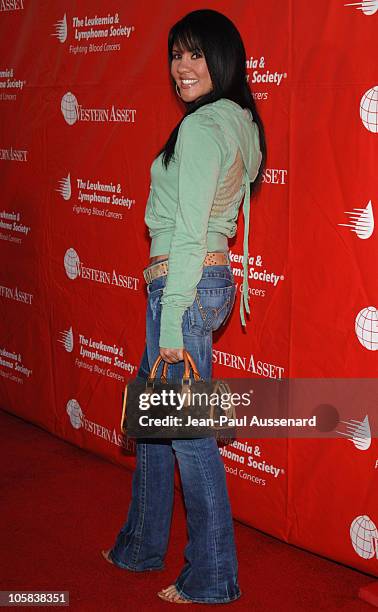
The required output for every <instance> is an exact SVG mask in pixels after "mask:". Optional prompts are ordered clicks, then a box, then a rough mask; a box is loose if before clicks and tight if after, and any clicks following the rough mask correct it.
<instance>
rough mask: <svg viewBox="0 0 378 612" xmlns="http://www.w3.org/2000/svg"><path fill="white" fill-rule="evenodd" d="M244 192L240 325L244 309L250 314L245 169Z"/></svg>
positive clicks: (248, 199)
mask: <svg viewBox="0 0 378 612" xmlns="http://www.w3.org/2000/svg"><path fill="white" fill-rule="evenodd" d="M244 177H245V194H244V202H243V215H244V243H243V290H242V294H241V298H240V318H241V322H242V325H246V322H245V316H244V309H245V310H246V311H247V312H248V314H250V309H249V303H248V300H249V294H248V234H249V207H250V198H251V195H250V180H249V175H248V172H247V170H246V171H245V175H244Z"/></svg>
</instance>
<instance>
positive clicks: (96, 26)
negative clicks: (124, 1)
mask: <svg viewBox="0 0 378 612" xmlns="http://www.w3.org/2000/svg"><path fill="white" fill-rule="evenodd" d="M54 26H55V27H54V32H53V33H52V34H51V36H55V37H56V38H57V39H58V40H59V42H60V43H62V44H64V43H65V42H66V41H67V38H68V37H69V33H72V38H73V39H74V40H75V41H77V42H80V43H88V42H89V41H90V40H92V41H93V43H92V44H89V45H87V44H84V45H78V44H72V45H70V47H69V52H70V53H73V54H74V55H76V54H77V53H82V54H83V55H86V54H87V53H88V52H89V53H101V52H109V51H120V50H121V42H122V41H123V40H124V39H125V38H126V39H129V38H130V36H131V34H132V33H133V32H134V31H135V27H134V26H133V25H125V24H124V23H122V22H121V21H120V16H119V13H114V14H111V13H108V14H107V15H103V16H99V15H93V16H88V15H84V16H83V17H77V16H73V17H71V18H70V19H69V20H67V14H66V13H64V15H63V17H62V19H59V20H58V21H57V22H56V23H55V24H54ZM94 43H96V44H94ZM99 43H100V44H99Z"/></svg>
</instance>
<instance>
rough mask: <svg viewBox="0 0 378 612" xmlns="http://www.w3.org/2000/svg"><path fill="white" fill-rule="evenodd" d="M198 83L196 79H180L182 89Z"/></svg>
mask: <svg viewBox="0 0 378 612" xmlns="http://www.w3.org/2000/svg"><path fill="white" fill-rule="evenodd" d="M197 83H198V79H181V87H182V88H183V89H190V87H193V85H196V84H197Z"/></svg>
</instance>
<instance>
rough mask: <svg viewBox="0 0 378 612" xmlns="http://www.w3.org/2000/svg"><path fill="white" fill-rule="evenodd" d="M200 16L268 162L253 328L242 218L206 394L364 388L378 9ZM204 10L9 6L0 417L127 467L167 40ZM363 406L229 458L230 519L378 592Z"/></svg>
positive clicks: (167, 104) (237, 446)
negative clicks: (304, 433)
mask: <svg viewBox="0 0 378 612" xmlns="http://www.w3.org/2000/svg"><path fill="white" fill-rule="evenodd" d="M210 4H211V8H214V9H216V10H219V11H221V12H224V13H225V14H226V15H227V16H229V17H230V18H231V19H232V20H233V21H234V23H235V24H236V25H237V27H238V28H239V30H240V32H241V34H242V37H243V40H244V42H245V46H246V51H247V64H246V77H247V79H248V83H249V84H250V87H251V90H252V92H253V95H254V99H255V101H256V105H257V108H258V110H259V113H260V114H261V117H262V120H263V121H264V125H265V129H266V138H267V146H268V159H267V167H266V170H265V173H264V181H263V184H262V189H261V191H260V192H259V194H258V196H257V197H255V198H253V200H252V206H251V229H250V243H249V276H248V282H249V291H250V296H251V318H250V322H249V324H248V326H247V329H246V330H245V329H244V328H242V327H241V324H240V319H239V314H238V313H239V299H240V291H241V285H242V253H243V245H242V235H243V230H242V227H243V226H242V224H243V220H242V218H241V217H242V215H241V214H240V217H239V231H238V235H237V237H236V239H233V240H232V241H231V242H230V254H231V261H232V268H233V273H234V276H235V280H236V283H237V285H238V289H239V293H238V297H237V301H236V304H235V307H234V310H233V314H232V316H231V318H230V320H229V322H228V324H227V326H226V327H224V328H223V330H222V332H219V333H216V334H215V337H214V350H213V364H214V376H217V377H218V376H219V377H221V376H222V377H229V378H233V377H242V378H244V377H250V378H259V379H277V380H280V379H282V380H283V379H287V378H290V379H296V378H298V379H303V378H309V379H332V378H339V379H352V378H353V379H374V378H375V377H377V375H378V310H377V308H378V273H377V272H378V266H377V256H378V232H377V230H376V229H375V223H374V219H375V214H376V210H377V201H378V192H377V180H376V174H377V162H378V70H377V63H376V61H374V59H373V58H374V57H375V56H376V53H377V47H376V37H377V30H378V2H377V1H376V0H369V1H367V0H364V1H361V2H353V3H349V4H347V3H345V2H343V0H318V1H317V2H315V3H314V2H311V3H308V2H302V1H301V0H291V1H290V0H286V1H280V2H278V1H277V0H250V1H248V2H247V1H245V2H235V3H230V2H225V1H213V2H211V3H210ZM198 8H203V6H202V2H197V1H186V2H184V3H176V2H172V1H169V0H162V1H161V2H159V3H150V4H149V5H148V11H146V10H145V9H146V7H145V6H144V5H143V6H142V5H141V4H140V3H139V2H135V1H134V0H129V2H126V3H125V2H120V1H119V0H108V1H107V2H104V1H101V0H91V1H89V0H80V2H78V1H73V0H71V1H67V2H64V1H59V2H58V1H56V0H49V1H47V0H0V57H1V61H0V113H1V122H0V177H1V204H0V258H1V268H0V313H1V317H0V405H1V407H2V408H3V409H4V410H7V411H9V412H11V413H14V414H16V415H19V416H21V417H22V418H24V419H27V420H29V421H31V422H33V423H36V424H38V425H40V426H42V427H44V428H45V429H47V430H48V431H50V432H52V433H54V434H56V435H57V436H60V437H61V438H63V439H65V440H67V441H69V442H71V443H73V444H76V445H78V446H80V447H82V448H85V449H88V450H91V451H93V452H95V453H98V454H99V455H102V456H104V457H106V458H108V459H109V460H111V461H114V462H117V463H121V464H124V465H126V466H130V467H132V466H133V465H134V461H135V458H134V453H135V442H134V441H132V440H128V441H125V440H124V438H123V436H122V435H121V430H120V409H121V392H122V390H123V387H124V384H125V382H127V381H128V380H130V379H131V378H132V377H133V376H134V375H135V373H136V370H137V368H138V366H139V363H140V359H141V356H142V352H143V348H144V342H145V306H146V290H145V284H144V280H143V276H142V270H143V267H145V266H146V265H147V263H148V257H149V239H148V232H147V228H146V226H145V225H144V211H145V205H146V201H147V197H148V193H149V188H150V165H151V163H152V161H153V159H154V157H155V156H156V154H157V152H158V150H159V149H160V147H161V146H162V144H163V143H164V142H165V140H166V138H167V136H168V134H169V133H170V131H171V129H172V128H173V126H174V125H175V124H176V123H177V121H178V120H179V118H180V116H181V115H182V113H183V110H184V109H183V108H182V106H180V104H181V103H180V101H179V100H178V99H177V97H176V96H175V94H174V92H173V91H172V89H171V86H170V80H169V73H168V67H167V52H166V45H167V34H168V31H169V28H170V27H171V25H172V24H173V23H174V22H176V21H177V20H178V19H179V18H180V17H182V16H183V15H184V14H186V13H187V12H189V11H191V10H194V9H198ZM314 401H315V400H314ZM316 401H318V400H316ZM355 401H356V406H357V405H358V409H359V411H358V414H359V415H360V414H361V408H362V413H363V417H360V416H359V417H358V418H356V419H351V420H350V421H347V422H345V423H340V424H339V429H340V435H339V437H338V438H335V439H332V440H324V439H323V440H320V439H318V440H315V439H311V440H310V439H301V440H299V439H297V440H287V439H280V440H274V439H266V438H265V439H246V440H237V441H235V442H234V443H233V444H229V445H228V446H224V447H222V448H221V453H222V456H223V459H224V463H225V467H226V471H227V478H228V485H229V490H230V494H231V499H232V505H233V510H234V515H235V517H236V518H238V519H240V520H242V521H244V522H246V523H248V524H250V525H252V526H255V527H257V528H259V529H261V530H263V531H265V532H267V533H270V534H272V535H274V536H276V537H279V538H281V539H282V540H285V541H287V542H289V543H293V544H295V545H298V546H302V547H304V548H306V549H308V550H311V551H314V552H316V553H320V554H322V555H325V556H328V557H330V558H332V559H335V560H337V561H341V562H343V563H346V564H348V565H350V566H353V567H355V568H358V569H360V570H362V571H364V572H367V573H369V574H372V575H374V576H378V530H377V526H378V486H377V479H378V444H377V440H376V438H375V437H374V436H375V435H376V431H377V416H376V415H377V412H378V397H376V399H375V400H374V401H373V400H369V401H368V400H367V399H366V398H364V397H362V396H361V397H359V395H358V393H357V394H356V398H355ZM339 408H342V407H339ZM251 554H252V553H251Z"/></svg>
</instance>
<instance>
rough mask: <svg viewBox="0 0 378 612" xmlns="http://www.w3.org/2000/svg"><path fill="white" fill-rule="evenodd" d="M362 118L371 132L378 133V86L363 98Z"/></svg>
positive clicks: (361, 104) (361, 105)
mask: <svg viewBox="0 0 378 612" xmlns="http://www.w3.org/2000/svg"><path fill="white" fill-rule="evenodd" d="M360 117H361V119H362V123H363V124H364V126H365V127H366V129H367V130H369V132H373V133H374V134H376V133H377V132H378V86H377V85H376V86H375V87H372V88H371V89H369V90H368V91H367V92H366V93H365V94H364V95H363V96H362V98H361V102H360Z"/></svg>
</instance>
